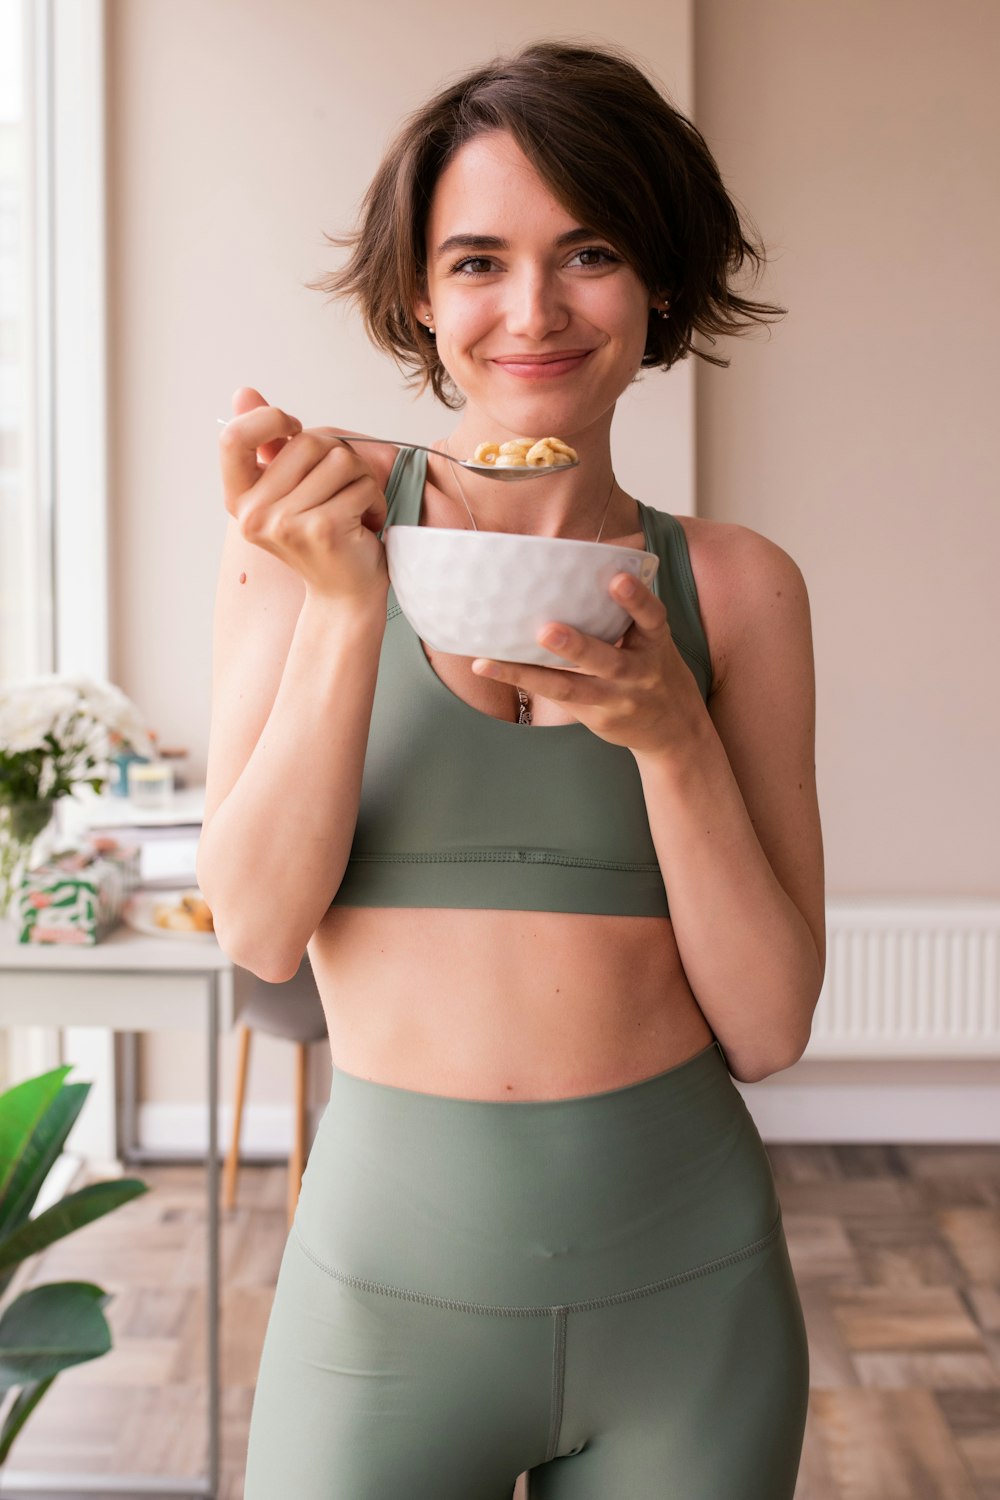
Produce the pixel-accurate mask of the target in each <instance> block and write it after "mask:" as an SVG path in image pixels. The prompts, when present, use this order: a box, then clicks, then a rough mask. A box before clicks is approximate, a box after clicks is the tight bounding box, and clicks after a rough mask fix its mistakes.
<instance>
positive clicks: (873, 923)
mask: <svg viewBox="0 0 1000 1500" xmlns="http://www.w3.org/2000/svg"><path fill="white" fill-rule="evenodd" d="M826 919H827V963H826V975H825V979H824V983H823V991H822V994H821V996H820V999H819V1004H818V1005H817V1007H816V1013H815V1016H814V1019H813V1028H812V1036H811V1037H810V1040H809V1046H808V1048H807V1049H806V1053H805V1056H806V1057H807V1058H933V1059H943V1058H996V1057H1000V903H998V902H995V901H985V900H984V901H978V900H971V899H970V900H955V899H941V900H926V899H923V900H918V899H912V900H900V899H897V900H893V901H876V900H846V899H844V898H839V899H837V898H828V900H827V911H826Z"/></svg>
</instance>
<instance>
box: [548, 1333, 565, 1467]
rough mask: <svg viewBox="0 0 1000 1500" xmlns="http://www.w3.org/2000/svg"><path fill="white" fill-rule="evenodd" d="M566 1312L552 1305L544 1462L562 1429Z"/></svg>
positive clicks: (553, 1453)
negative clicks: (546, 1442) (549, 1401)
mask: <svg viewBox="0 0 1000 1500" xmlns="http://www.w3.org/2000/svg"><path fill="white" fill-rule="evenodd" d="M566 1314H567V1308H566V1307H565V1306H562V1307H554V1308H553V1309H552V1316H553V1317H554V1318H555V1328H554V1330H553V1341H552V1400H551V1416H550V1418H549V1442H548V1447H547V1448H546V1450H545V1462H546V1463H548V1461H549V1459H550V1458H555V1455H556V1449H557V1448H558V1446H559V1434H560V1432H561V1431H562V1413H563V1391H564V1388H565V1371H566Z"/></svg>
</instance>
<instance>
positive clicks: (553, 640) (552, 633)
mask: <svg viewBox="0 0 1000 1500" xmlns="http://www.w3.org/2000/svg"><path fill="white" fill-rule="evenodd" d="M568 640H569V636H568V635H567V633H566V631H565V630H548V631H546V633H545V644H546V646H565V644H566V642H567V641H568Z"/></svg>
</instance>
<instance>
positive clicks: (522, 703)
mask: <svg viewBox="0 0 1000 1500" xmlns="http://www.w3.org/2000/svg"><path fill="white" fill-rule="evenodd" d="M441 447H442V448H443V449H444V450H445V452H446V453H450V452H451V449H450V448H449V447H448V441H447V439H445V441H444V442H443V443H442V444H441ZM448 467H449V469H450V470H451V472H452V474H454V476H455V483H456V484H457V485H458V493H459V495H461V497H462V504H463V505H464V506H465V508H466V510H467V511H468V512H469V520H470V521H471V522H472V529H473V531H478V530H479V527H478V526H477V525H476V518H475V516H474V515H473V514H472V510H471V509H470V506H469V502H468V500H467V499H466V498H465V490H464V489H463V487H462V481H461V479H460V478H459V477H458V468H457V467H456V465H455V464H449V465H448ZM614 492H615V476H614V473H612V475H611V488H610V489H609V490H608V499H607V503H606V504H605V507H604V515H603V516H602V517H601V525H600V530H599V531H598V533H597V535H596V537H595V538H594V541H595V543H596V542H599V541H600V540H601V537H602V535H603V533H604V523H605V521H606V520H607V519H608V511H609V510H610V509H611V496H612V495H613V494H614ZM514 686H515V688H516V689H517V701H518V710H517V722H518V723H519V724H530V723H531V701H530V699H529V698H528V695H527V693H526V692H525V691H524V689H523V688H521V687H519V686H518V684H517V683H515V684H514Z"/></svg>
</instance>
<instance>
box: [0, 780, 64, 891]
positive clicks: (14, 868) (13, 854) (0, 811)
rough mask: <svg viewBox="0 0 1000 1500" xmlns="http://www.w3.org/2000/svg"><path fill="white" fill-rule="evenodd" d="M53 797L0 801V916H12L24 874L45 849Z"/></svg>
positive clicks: (54, 799) (35, 863)
mask: <svg viewBox="0 0 1000 1500" xmlns="http://www.w3.org/2000/svg"><path fill="white" fill-rule="evenodd" d="M56 801H57V799H56V798H54V797H50V798H47V799H43V800H42V801H39V802H0V918H2V917H8V916H9V917H14V915H15V912H14V909H13V907H14V900H15V898H16V896H17V893H18V891H19V890H20V888H21V881H22V879H23V877H24V875H25V874H26V873H27V871H28V870H31V869H34V867H35V865H37V864H40V863H41V862H42V860H43V859H45V857H46V856H47V854H48V853H49V845H50V843H51V837H50V836H49V835H48V830H49V829H50V826H51V824H52V815H53V813H54V812H55V810H56Z"/></svg>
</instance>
